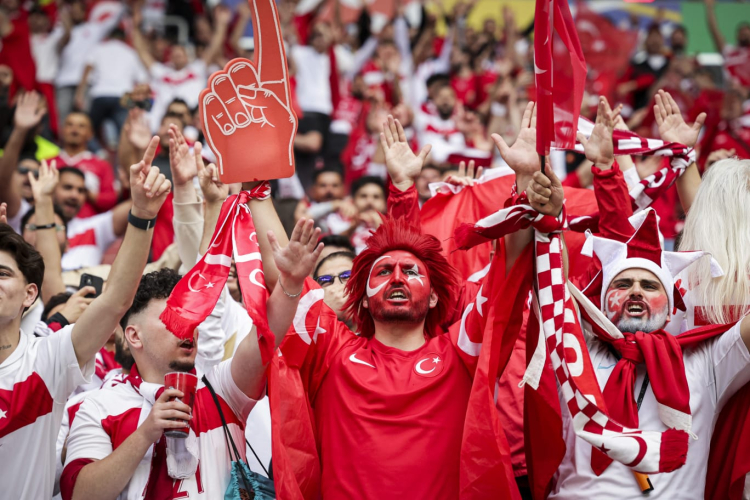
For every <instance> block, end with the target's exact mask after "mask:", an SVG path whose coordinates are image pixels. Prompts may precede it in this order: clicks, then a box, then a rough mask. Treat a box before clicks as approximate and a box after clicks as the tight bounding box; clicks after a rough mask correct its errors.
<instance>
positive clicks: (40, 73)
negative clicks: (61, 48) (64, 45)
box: [31, 26, 65, 83]
mask: <svg viewBox="0 0 750 500" xmlns="http://www.w3.org/2000/svg"><path fill="white" fill-rule="evenodd" d="M64 34H65V30H64V29H63V28H62V26H56V27H55V29H53V30H52V32H50V33H44V34H36V35H31V55H32V56H33V57H34V63H35V64H36V81H38V82H39V83H52V82H53V81H54V80H55V77H56V76H57V67H58V61H59V59H60V55H59V53H58V52H57V44H58V43H59V42H60V39H61V38H62V37H63V35H64Z"/></svg>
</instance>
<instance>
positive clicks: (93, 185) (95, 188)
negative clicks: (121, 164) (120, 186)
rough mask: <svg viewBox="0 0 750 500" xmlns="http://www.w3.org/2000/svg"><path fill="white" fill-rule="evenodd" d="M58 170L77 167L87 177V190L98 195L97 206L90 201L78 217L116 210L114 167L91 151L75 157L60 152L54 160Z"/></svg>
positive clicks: (85, 204) (82, 208)
mask: <svg viewBox="0 0 750 500" xmlns="http://www.w3.org/2000/svg"><path fill="white" fill-rule="evenodd" d="M54 161H56V162H57V168H61V167H66V166H67V167H76V168H78V169H80V170H81V171H82V172H83V173H84V174H85V176H86V188H87V189H88V190H89V191H92V192H94V193H97V194H98V197H97V200H96V203H95V204H92V203H91V202H89V201H86V203H84V205H83V207H81V211H80V212H79V213H78V217H81V218H86V217H91V216H92V215H96V214H100V213H104V212H106V211H107V210H110V209H112V208H114V206H115V205H116V204H117V191H115V174H114V169H113V168H112V165H110V164H109V162H107V161H106V160H103V159H101V158H99V157H98V156H96V155H95V154H93V153H92V152H90V151H84V152H82V153H79V154H77V155H75V156H70V155H68V154H67V153H66V152H65V151H60V155H59V156H57V157H56V158H54Z"/></svg>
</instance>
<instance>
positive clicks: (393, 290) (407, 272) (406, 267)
mask: <svg viewBox="0 0 750 500" xmlns="http://www.w3.org/2000/svg"><path fill="white" fill-rule="evenodd" d="M430 295H431V287H430V278H429V276H428V274H427V269H426V267H425V265H424V263H423V262H422V261H421V260H419V259H418V258H416V257H415V256H414V255H413V254H412V253H410V252H406V251H404V250H393V251H391V252H387V253H385V254H383V255H382V256H381V257H378V258H377V259H376V260H375V263H374V264H373V265H372V269H370V277H369V279H368V280H367V302H368V308H369V310H370V314H372V317H373V319H375V320H376V321H381V322H383V321H404V322H411V323H416V322H419V321H423V320H424V319H425V318H426V317H427V312H428V311H429V308H430Z"/></svg>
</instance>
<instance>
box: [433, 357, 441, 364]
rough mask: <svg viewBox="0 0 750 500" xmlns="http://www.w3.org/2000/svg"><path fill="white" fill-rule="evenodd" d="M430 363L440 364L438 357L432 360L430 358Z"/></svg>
mask: <svg viewBox="0 0 750 500" xmlns="http://www.w3.org/2000/svg"><path fill="white" fill-rule="evenodd" d="M432 362H433V363H435V364H438V363H440V357H439V356H435V357H434V358H432Z"/></svg>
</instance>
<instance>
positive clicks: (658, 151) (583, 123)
mask: <svg viewBox="0 0 750 500" xmlns="http://www.w3.org/2000/svg"><path fill="white" fill-rule="evenodd" d="M593 129H594V124H593V123H592V122H591V121H590V120H588V119H586V118H583V117H580V118H579V119H578V131H579V132H580V133H582V134H583V135H584V136H585V137H586V138H588V137H590V136H591V131H592V130H593ZM612 142H613V145H614V152H615V156H622V155H655V156H670V157H672V160H671V161H670V166H669V167H664V168H661V169H659V170H658V171H656V172H655V173H653V174H651V175H649V176H648V177H646V178H645V179H641V181H640V182H639V183H638V184H637V185H636V186H634V187H633V188H632V189H631V190H630V197H631V198H632V199H633V209H634V210H636V211H638V210H643V209H644V208H646V207H648V206H649V205H651V204H652V203H653V202H654V200H655V199H657V198H658V197H659V196H661V194H662V193H663V192H664V191H666V190H667V189H669V187H670V186H672V184H674V181H676V180H677V178H678V177H680V176H681V175H682V174H683V173H685V169H686V168H687V167H688V166H689V165H690V164H691V163H695V150H694V149H693V148H689V147H687V146H683V145H682V144H678V143H676V142H664V141H662V140H661V139H644V138H643V137H640V136H639V135H637V134H634V133H633V132H630V131H627V130H615V131H614V132H613V133H612ZM576 151H578V152H579V153H583V145H582V144H581V143H580V142H576Z"/></svg>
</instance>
